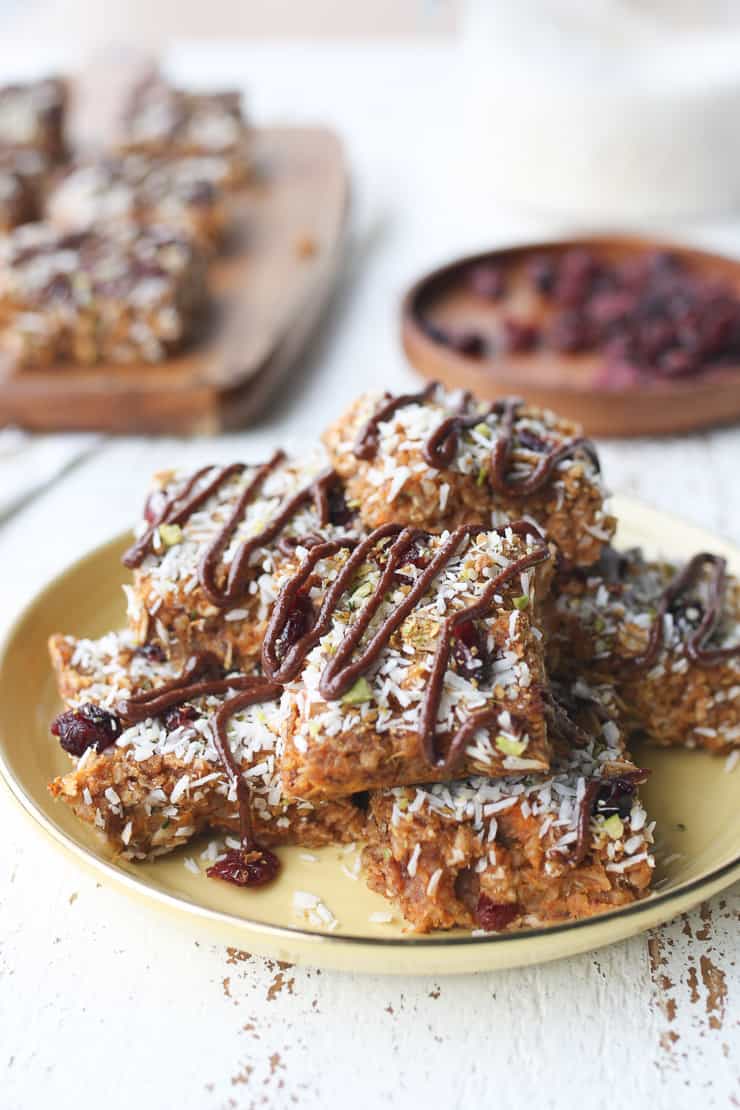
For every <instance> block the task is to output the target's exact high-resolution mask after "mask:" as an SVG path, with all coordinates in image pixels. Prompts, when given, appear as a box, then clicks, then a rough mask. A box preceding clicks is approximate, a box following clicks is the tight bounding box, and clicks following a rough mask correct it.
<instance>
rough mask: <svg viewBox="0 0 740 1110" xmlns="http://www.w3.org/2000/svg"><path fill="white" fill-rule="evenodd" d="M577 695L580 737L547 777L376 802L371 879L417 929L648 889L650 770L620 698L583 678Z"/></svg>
mask: <svg viewBox="0 0 740 1110" xmlns="http://www.w3.org/2000/svg"><path fill="white" fill-rule="evenodd" d="M568 700H569V701H570V702H571V703H572V702H574V701H575V702H578V703H580V704H578V705H577V706H576V709H575V722H577V724H576V733H577V735H576V736H575V738H574V737H573V735H567V736H561V737H560V738H559V739H556V741H555V747H556V752H555V755H554V757H553V764H552V772H551V774H549V775H532V774H528V775H521V776H518V777H517V778H513V779H500V780H492V779H488V778H481V777H472V778H468V779H465V780H462V781H458V782H453V783H442V784H438V785H427V786H407V787H396V788H395V789H390V790H383V791H378V792H377V793H374V794H373V795H372V796H371V800H370V822H369V831H368V844H367V847H366V849H365V851H364V863H365V867H366V870H367V878H368V884H369V886H370V887H371V889H373V890H375V891H377V892H378V893H380V894H384V895H385V896H386V897H387V898H389V899H391V900H392V901H393V902H395V903H397V904H398V906H399V907H400V909H401V912H402V914H403V916H404V918H405V919H406V920H407V921H408V922H409V924H410V925H411V926H412V928H413V929H414V930H415V931H417V932H421V933H425V932H429V931H430V930H432V929H449V928H452V927H454V926H462V927H466V928H478V929H483V930H486V931H501V930H505V929H517V928H522V927H526V926H535V925H542V924H546V923H551V922H557V921H567V920H573V919H576V918H581V917H588V916H591V915H592V914H596V913H602V912H604V911H605V910H609V909H613V908H615V907H617V906H621V905H626V904H628V903H630V902H633V901H634V900H635V899H637V898H640V897H641V896H642V895H644V894H645V893H646V892H647V890H648V887H649V885H650V882H651V879H652V872H653V867H654V860H653V856H652V853H651V844H652V833H653V823H652V822H648V819H647V814H646V812H645V809H644V807H643V805H642V803H641V802H640V800H639V797H638V793H637V788H638V786H639V783H640V782H641V781H643V780H644V777H645V772H643V771H641V770H640V769H639V768H637V767H635V765H634V764H633V763H632V762H631V761H630V759H629V756H628V755H627V753H626V751H625V748H624V744H623V740H622V736H621V734H620V730H619V727H618V726H617V724H616V723H615V719H614V705H613V701H614V698H613V694H612V693H611V692H610V691H609V690H608V688H601V689H597V688H589V687H587V686H586V684H585V683H583V682H580V683H578V684H576V686H575V690H574V691H572V692H570V694H569V699H568ZM560 713H561V714H562V709H561V710H560ZM575 722H574V723H575ZM574 739H575V743H574V742H573V741H574Z"/></svg>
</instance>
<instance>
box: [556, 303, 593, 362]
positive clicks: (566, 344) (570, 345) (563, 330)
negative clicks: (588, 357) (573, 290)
mask: <svg viewBox="0 0 740 1110" xmlns="http://www.w3.org/2000/svg"><path fill="white" fill-rule="evenodd" d="M547 339H548V343H549V344H550V346H551V347H554V348H555V350H556V351H567V352H569V353H574V352H576V351H583V350H585V349H586V348H587V347H588V346H590V344H591V334H590V331H589V327H588V323H587V322H586V320H585V319H584V317H583V316H582V315H581V314H580V313H579V312H572V311H568V312H559V313H558V315H557V316H556V317H555V318H554V319H553V321H552V324H551V325H550V330H549V331H548V335H547Z"/></svg>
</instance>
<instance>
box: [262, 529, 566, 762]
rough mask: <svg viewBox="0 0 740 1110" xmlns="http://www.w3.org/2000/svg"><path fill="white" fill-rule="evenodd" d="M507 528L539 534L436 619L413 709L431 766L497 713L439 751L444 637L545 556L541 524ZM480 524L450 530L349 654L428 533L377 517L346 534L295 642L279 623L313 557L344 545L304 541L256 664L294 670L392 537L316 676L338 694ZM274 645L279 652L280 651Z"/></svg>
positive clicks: (330, 694) (274, 670)
mask: <svg viewBox="0 0 740 1110" xmlns="http://www.w3.org/2000/svg"><path fill="white" fill-rule="evenodd" d="M508 530H510V531H511V532H513V533H514V534H515V535H518V536H533V537H534V538H535V539H536V540H537V541H538V542H537V546H536V547H535V549H534V550H533V551H530V552H527V553H526V554H525V555H522V556H520V557H519V558H518V559H514V560H513V561H512V562H511V563H510V564H509V566H508V567H505V568H504V569H503V570H501V571H500V572H499V573H498V574H497V575H495V577H494V578H492V579H490V581H489V582H488V583H487V585H486V587H485V589H484V590H483V592H482V593H481V596H480V598H479V599H478V600H477V601H476V602H474V603H473V604H472V605H470V606H468V607H467V608H466V609H463V610H460V611H458V612H456V613H453V614H451V615H450V616H448V617H447V618H446V619H445V620H444V621H443V622H442V628H441V631H440V636H439V639H438V641H437V646H436V649H435V653H434V659H433V662H432V669H431V674H430V676H429V680H428V682H427V685H426V689H425V692H424V696H423V698H422V703H421V711H420V716H419V743H420V746H421V750H422V752H423V754H424V757H425V759H426V760H427V762H428V763H429V765H430V766H431V767H433V768H435V769H440V770H445V771H449V770H451V769H452V768H453V767H454V766H455V765H456V764H457V763H458V762H459V761H460V759H461V758H462V756H463V753H464V751H465V747H466V745H467V743H468V742H469V740H470V739H471V738H472V736H473V735H474V734H475V732H476V731H477V730H478V729H480V728H486V727H488V726H489V725H491V724H494V723H495V722H496V720H497V717H498V713H499V712H500V706H498V707H496V706H491V707H488V708H486V709H482V710H479V711H478V712H476V713H472V714H471V715H470V717H468V718H467V720H466V721H464V722H463V724H462V725H461V726H460V727H459V728H458V730H457V731H456V733H455V734H454V735H453V737H452V739H451V742H450V746H449V748H448V751H447V754H446V755H445V756H440V754H439V752H438V750H437V743H436V736H435V733H436V723H437V715H438V712H439V704H440V700H441V697H442V689H443V682H444V675H445V671H446V670H447V667H448V664H449V660H450V650H451V641H452V639H453V637H454V636H455V632H456V629H457V628H459V627H460V626H463V625H465V624H467V623H468V622H472V621H476V620H481V619H483V618H485V617H486V616H488V614H489V613H490V611H491V608H492V607H493V605H494V604H495V602H494V598H495V596H496V594H497V593H499V591H500V590H501V588H502V587H503V586H505V585H506V583H507V582H509V581H511V579H512V578H514V577H515V576H516V575H518V574H520V573H522V572H523V571H525V570H528V569H529V568H530V567H535V566H537V565H538V564H540V563H542V562H544V561H545V560H546V559H547V558H549V551H548V548H547V546H546V544H545V542H544V540H543V538H542V536H541V534H540V532H539V531H538V530H537V529H536V528H535V527H534V526H533V525H532V524H529V523H528V522H527V521H517V522H515V523H514V524H509V525H506V526H505V527H503V528H500V529H495V531H497V532H498V534H499V535H502V534H504V533H505V532H506V531H508ZM481 531H483V529H481V527H480V526H479V525H464V526H462V527H460V528H456V529H455V531H453V532H451V533H450V534H449V536H448V537H447V539H446V540H444V542H443V543H442V544H441V546H440V548H439V550H438V551H437V552H436V553H435V554H434V555H433V556H432V558H431V560H430V561H429V563H428V565H427V566H426V567H425V568H424V569H423V570H422V573H421V574H420V575H419V577H418V578H417V579H416V581H415V582H414V583H413V585H412V587H411V589H410V590H409V592H408V594H407V595H406V596H405V597H404V598H403V600H402V601H401V602H400V603H399V604H398V605H396V606H395V607H394V608H393V610H392V611H391V612H390V613H388V615H387V616H386V617H385V619H384V620H383V621H382V622H381V623H380V625H379V626H378V628H377V629H376V630H375V631H374V632H373V634H372V635H371V636H370V639H369V640H368V642H367V644H366V645H365V646H364V647H363V648H362V649H361V650H360V651H359V654H357V656H356V657H355V658H353V656H354V654H355V652H356V651H357V649H358V646H359V644H360V641H361V640H362V637H363V635H364V634H365V632H366V631H367V629H368V627H369V626H370V624H371V622H372V620H373V618H374V616H375V615H376V613H377V612H378V610H379V608H380V606H381V605H382V603H383V601H384V599H385V597H386V595H387V594H388V592H389V590H390V589H391V588H392V586H393V584H394V577H395V575H396V573H397V571H398V568H399V567H401V566H403V565H404V563H405V562H407V561H408V557H409V555H410V554H411V553H412V552H413V549H414V546H415V545H416V543H417V541H419V540H428V539H429V533H427V532H424V531H422V530H421V529H419V528H405V527H403V526H402V525H400V524H384V525H381V527H379V528H376V529H375V530H374V531H373V532H371V533H370V535H369V536H367V537H366V538H365V539H363V540H362V541H361V542H359V543H357V542H356V541H352V543H353V546H354V550H353V551H352V552H351V554H350V555H349V557H348V559H347V561H346V562H345V564H344V566H343V567H342V569H341V570H340V571H339V573H338V574H337V575H336V577H334V579H333V581H332V583H331V585H330V586H329V589H328V590H327V592H326V594H325V596H324V600H323V602H322V604H321V608H320V610H319V612H318V614H317V615H316V617H315V620H314V621H313V622H312V624H311V626H310V627H309V628H308V629H307V630H305V631H303V632H302V634H301V635H300V636H299V637H298V639H297V640H295V642H293V643H290V642H289V641H287V640H286V636H285V630H286V627H287V625H288V622H289V621H290V619H291V616H292V614H293V613H294V612H295V610H296V607H297V605H298V603H299V599H300V598H301V597H302V596H303V595H304V594H305V590H306V586H307V584H308V582H309V581H310V579H311V578H312V576H313V572H314V570H315V568H316V566H317V564H318V563H319V562H320V561H321V560H322V559H326V558H329V557H330V556H332V555H335V554H336V553H337V552H338V551H340V550H341V549H342V548H343V547H345V548H346V547H347V546H348V545H347V544H346V543H344V542H342V541H341V540H337V541H330V542H328V543H325V544H318V545H316V546H315V547H313V548H311V549H310V550H309V551H308V552H307V554H306V555H305V557H304V558H303V560H302V562H301V565H300V567H299V568H298V570H297V572H296V573H295V574H294V575H293V577H292V578H291V579H290V580H289V581H288V582H287V583H286V584H285V586H283V588H282V590H281V592H280V594H279V596H278V599H277V601H276V603H275V606H274V609H273V612H272V616H271V618H270V622H269V624H268V628H267V632H266V634H265V639H264V643H263V647H262V665H263V669H264V671H265V673H266V674H267V675H268V676H269V677H270V678H272V679H273V680H274V681H275V682H288V681H290V680H291V679H293V678H295V677H296V675H297V674H298V673H299V672H300V670H301V667H302V665H303V663H304V661H305V659H306V656H307V655H308V653H309V652H310V651H311V649H312V648H313V647H314V646H315V645H316V644H317V643H318V642H319V640H320V639H321V637H322V636H323V635H325V634H326V632H327V631H328V630H329V628H330V626H331V620H332V615H333V613H334V611H335V609H336V607H337V605H338V603H339V599H340V598H341V596H342V594H343V593H345V592H346V591H347V589H348V588H349V587H350V585H351V584H352V582H353V580H354V578H355V577H356V575H357V573H358V571H359V570H360V568H361V567H362V565H363V563H365V562H366V561H367V560H368V559H369V558H371V557H372V555H373V552H374V551H375V549H376V548H377V547H378V545H379V544H382V543H383V542H384V541H386V540H390V541H392V542H391V543H390V545H389V546H388V547H387V557H386V561H385V566H384V567H383V569H382V571H381V574H380V578H379V580H378V582H377V584H376V586H375V589H374V590H373V592H372V593H371V594H370V595H369V596H368V597H367V598H366V599H365V601H364V605H363V607H362V609H361V610H360V611H359V613H358V615H357V616H356V617H355V619H354V620H353V621H352V622H351V624H350V625H349V627H348V628H347V631H346V632H345V635H344V637H343V639H342V640H341V642H340V644H339V645H338V647H337V649H336V651H335V652H334V654H333V655H332V657H331V659H330V660H329V662H328V663H327V664H326V666H325V667H324V671H323V673H322V675H321V678H320V680H319V692H320V693H321V695H322V697H324V698H325V699H326V700H327V701H337V700H338V699H340V698H341V697H342V696H343V695H344V694H345V693H346V692H347V691H348V690H349V689H350V688H351V687H352V686H353V685H354V683H355V682H356V681H357V680H358V679H359V678H360V677H361V676H362V675H363V674H364V673H365V672H366V671H367V670H368V669H369V668H370V667H371V666H372V664H373V663H374V662H375V660H376V659H377V658H378V656H379V655H380V653H381V652H382V651H383V649H384V648H385V647H386V646H387V645H388V643H389V641H390V638H391V636H392V635H393V633H394V632H395V631H396V630H397V629H398V628H400V626H401V625H402V624H403V622H404V621H405V620H406V618H407V617H408V616H409V614H410V613H411V612H412V611H413V610H414V609H415V608H416V606H417V605H418V603H419V602H420V601H421V599H422V598H423V597H424V595H425V594H426V592H427V591H428V590H429V588H430V586H431V584H432V582H433V581H434V579H435V578H436V577H437V575H439V574H440V573H441V572H442V571H443V570H444V568H445V567H446V566H447V564H448V563H449V562H450V561H451V560H452V559H453V558H454V556H455V555H456V553H457V551H458V549H459V548H460V545H461V543H462V542H463V540H465V539H466V538H468V537H469V536H470V535H473V534H479V533H480V532H481ZM281 648H284V649H285V653H284V654H283V655H282V656H281V654H280V651H281Z"/></svg>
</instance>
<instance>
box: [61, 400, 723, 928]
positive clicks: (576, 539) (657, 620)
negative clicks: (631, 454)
mask: <svg viewBox="0 0 740 1110" xmlns="http://www.w3.org/2000/svg"><path fill="white" fill-rule="evenodd" d="M325 443H326V452H325V453H322V452H321V451H318V452H316V453H315V454H314V455H312V456H310V457H306V458H300V459H291V458H287V457H286V456H285V455H284V454H283V453H282V452H279V451H278V452H275V454H274V455H273V456H272V457H271V458H269V459H267V460H266V461H264V462H262V463H260V464H249V465H247V464H242V463H237V464H233V465H231V466H206V467H203V468H201V469H199V470H197V471H195V472H193V473H181V472H179V471H172V472H168V473H166V474H162V475H159V476H158V477H157V478H156V480H155V482H154V485H153V487H152V489H151V491H150V492H149V494H148V496H147V498H146V502H145V508H144V512H143V516H142V520H141V521H140V523H139V525H138V526H137V528H136V537H135V541H134V543H133V544H132V546H131V547H130V549H129V550H128V551H127V553H126V555H125V556H124V562H125V564H126V566H127V567H129V568H130V569H131V570H132V571H133V578H132V582H131V584H130V585H128V586H126V587H125V588H126V593H127V598H128V614H129V628H128V629H127V630H126V631H124V632H114V633H110V634H109V635H108V636H106V637H104V638H103V639H102V640H100V641H97V642H91V641H86V640H76V639H74V638H73V637H68V636H57V637H54V638H53V640H52V643H51V651H52V658H53V662H54V666H55V669H56V672H57V676H58V679H59V688H60V693H61V695H62V698H63V700H64V702H65V705H66V710H65V712H64V713H62V714H61V715H60V717H59V718H57V720H56V721H55V723H54V726H53V731H54V733H55V735H56V736H57V737H58V739H59V741H60V743H61V744H62V747H63V748H64V749H65V750H66V751H67V752H68V754H69V755H70V757H71V758H72V759H73V760H74V765H73V766H72V768H71V769H70V771H69V772H68V773H67V774H65V775H63V776H62V777H60V778H59V779H57V780H56V781H55V782H54V783H53V784H52V791H53V793H54V794H55V795H56V796H57V797H59V798H60V799H61V800H63V801H65V802H67V803H68V804H69V805H71V806H72V808H73V809H74V811H75V813H76V814H77V816H78V817H80V819H81V820H83V821H86V822H87V823H89V824H91V825H93V826H94V827H96V828H98V829H99V831H100V832H101V834H102V835H103V836H104V837H105V838H106V839H107V841H108V843H109V845H110V847H111V848H112V849H113V850H114V851H116V852H120V853H123V854H124V855H125V856H127V857H129V858H132V859H142V858H147V857H149V856H152V855H157V854H161V853H163V852H167V851H170V850H172V849H175V848H178V847H180V846H182V845H184V844H186V843H187V842H188V841H190V840H191V839H192V838H193V837H195V836H197V835H198V834H199V833H201V832H203V831H205V830H216V831H218V832H221V833H225V834H228V835H229V836H230V837H233V836H234V835H235V834H237V836H238V839H235V840H229V841H227V844H228V843H231V844H233V845H234V847H232V848H231V849H230V850H229V851H224V852H223V853H221V854H220V855H219V856H218V857H217V858H215V859H214V863H213V867H212V868H211V869H210V870H209V874H212V875H213V877H215V878H219V879H222V880H228V881H231V882H234V883H237V884H238V885H244V886H249V885H252V884H256V883H260V882H263V881H267V879H269V878H270V877H272V876H274V874H275V872H276V870H277V867H278V861H277V859H276V857H275V856H274V855H273V854H272V852H271V851H270V849H271V848H272V847H275V846H279V845H285V844H295V845H302V846H304V847H312V846H317V845H322V844H326V843H330V842H337V843H341V842H349V841H356V840H360V839H361V840H363V841H364V843H365V849H364V854H363V862H364V867H365V873H366V878H367V881H368V883H369V885H370V886H371V888H372V889H373V890H375V891H378V892H379V893H381V894H383V895H385V896H386V897H387V898H388V899H390V900H391V901H392V902H393V903H394V905H395V906H397V907H398V909H399V910H400V912H401V914H402V916H403V917H404V919H405V920H406V921H407V922H408V924H409V926H410V927H411V928H413V929H415V930H417V931H421V932H428V931H430V930H435V929H448V928H452V927H463V928H467V929H482V930H485V931H501V930H512V929H517V928H522V927H526V926H531V925H533V924H541V923H548V922H555V921H568V920H574V919H577V918H581V917H585V916H589V915H591V914H595V913H599V912H603V911H605V910H608V909H611V908H614V907H618V906H621V905H625V904H627V903H630V902H633V901H635V900H636V899H638V898H640V897H642V896H643V895H645V894H646V892H647V891H648V890H649V887H650V883H651V879H652V874H653V868H654V859H653V855H652V839H653V822H651V821H650V819H649V815H648V814H647V813H646V810H645V808H644V805H643V803H642V801H641V799H640V787H641V785H642V784H643V783H644V781H645V779H646V777H647V773H648V772H647V771H646V770H644V769H643V768H641V767H639V766H637V765H636V764H635V763H634V761H633V759H632V756H631V754H630V748H629V744H630V737H631V736H632V735H633V734H634V733H635V732H640V733H644V734H647V735H648V736H649V737H650V738H652V739H653V740H655V741H656V742H657V743H660V744H666V743H672V744H684V745H688V746H697V745H701V746H705V747H708V748H711V749H718V750H724V751H726V750H728V749H729V748H730V747H732V746H735V747H739V746H740V734H739V733H740V725H738V724H736V723H735V718H734V717H733V713H734V705H735V694H736V693H740V683H738V684H737V685H736V684H735V682H736V680H735V679H734V678H733V676H734V673H735V670H736V668H737V659H738V657H740V626H739V625H738V616H737V613H738V605H737V596H738V587H737V584H736V583H735V582H734V580H731V579H729V577H728V575H727V573H726V568H725V567H724V564H723V561H722V560H721V559H719V558H715V557H713V556H711V555H709V554H706V553H702V554H700V555H698V556H697V557H696V558H695V559H694V560H692V561H691V562H690V563H689V564H687V566H686V567H685V568H682V569H681V568H672V567H668V566H667V565H664V564H657V563H646V562H645V561H644V560H643V558H642V557H641V556H640V555H639V554H638V553H635V552H630V553H625V554H623V555H620V554H618V553H616V552H615V551H614V549H613V548H612V546H611V539H612V536H613V532H614V527H615V521H614V519H613V518H612V517H611V516H610V515H609V514H608V513H607V511H606V509H605V505H604V489H603V486H602V481H601V475H600V471H599V462H598V457H597V455H596V452H595V450H594V448H593V445H592V444H590V443H589V442H588V441H587V440H585V439H584V438H583V437H582V436H581V434H580V432H579V430H578V429H577V428H575V427H574V426H573V425H571V424H570V423H568V422H566V421H562V420H560V419H559V418H557V417H556V416H554V415H553V414H552V413H546V412H541V411H538V410H536V409H532V408H529V407H526V406H524V405H522V404H521V403H520V402H518V401H516V400H513V399H506V400H503V401H501V402H499V403H497V404H496V405H491V406H485V405H481V404H478V403H477V402H476V401H475V400H474V399H473V398H472V397H471V396H469V395H467V394H447V393H444V392H443V391H442V390H441V389H440V388H438V387H434V388H429V389H426V390H423V391H421V392H419V393H416V394H407V395H403V396H399V397H390V396H387V395H385V396H382V397H363V398H361V399H360V400H359V401H358V402H357V403H356V404H355V405H353V406H352V409H351V410H350V412H349V413H348V414H346V415H345V417H344V418H343V419H340V420H339V421H337V422H336V424H334V425H333V426H332V427H331V428H330V429H329V430H328V431H327V433H326V435H325Z"/></svg>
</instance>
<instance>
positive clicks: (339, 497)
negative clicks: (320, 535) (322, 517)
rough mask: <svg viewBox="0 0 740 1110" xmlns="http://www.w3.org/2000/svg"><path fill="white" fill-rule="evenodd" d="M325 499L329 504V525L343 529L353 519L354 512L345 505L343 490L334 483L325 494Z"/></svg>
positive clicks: (337, 483) (339, 485) (345, 499)
mask: <svg viewBox="0 0 740 1110" xmlns="http://www.w3.org/2000/svg"><path fill="white" fill-rule="evenodd" d="M326 499H327V501H328V503H329V523H330V524H335V525H336V526H337V527H338V528H344V527H345V526H346V525H347V524H349V523H350V521H351V520H352V519H353V518H354V515H355V514H354V512H353V511H352V509H350V507H349V505H348V504H347V498H346V497H345V496H344V488H343V487H342V485H341V484H340V483H339V482H335V483H334V484H333V485H332V486H331V487H330V489H329V490H328V492H327V495H326Z"/></svg>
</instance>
